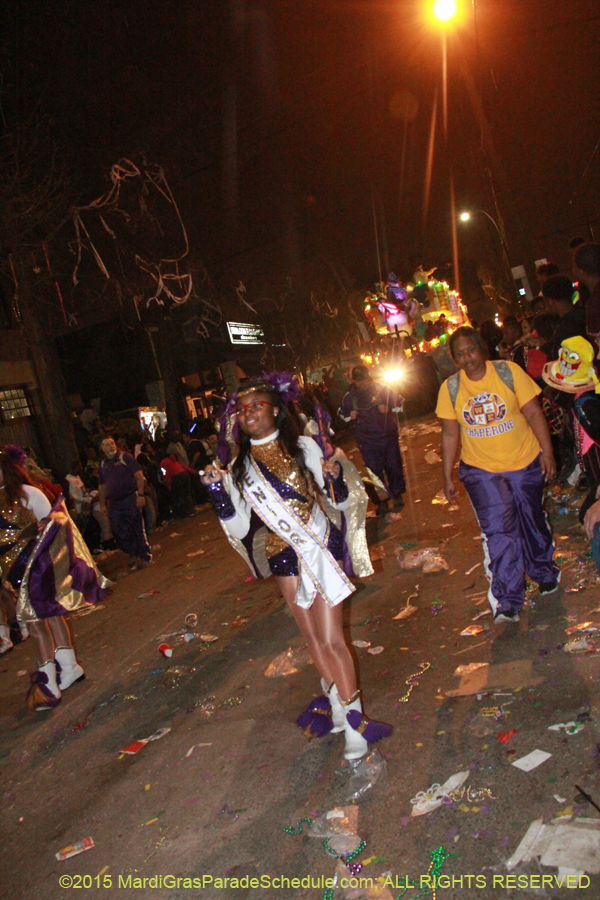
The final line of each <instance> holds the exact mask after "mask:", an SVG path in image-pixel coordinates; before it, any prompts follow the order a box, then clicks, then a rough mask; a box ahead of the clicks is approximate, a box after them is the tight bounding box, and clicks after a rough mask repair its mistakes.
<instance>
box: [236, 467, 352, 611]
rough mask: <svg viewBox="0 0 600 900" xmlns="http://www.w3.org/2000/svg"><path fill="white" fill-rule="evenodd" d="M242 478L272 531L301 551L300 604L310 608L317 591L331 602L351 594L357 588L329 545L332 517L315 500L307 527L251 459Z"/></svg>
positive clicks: (249, 497)
mask: <svg viewBox="0 0 600 900" xmlns="http://www.w3.org/2000/svg"><path fill="white" fill-rule="evenodd" d="M242 481H243V482H244V491H243V493H244V498H245V500H246V501H247V502H248V503H249V504H250V506H251V507H252V509H253V510H254V511H255V512H256V514H257V515H258V516H259V517H260V518H261V519H262V521H263V522H264V523H265V524H266V525H268V527H269V528H270V529H271V531H274V532H275V534H278V535H279V536H280V537H282V538H283V539H284V541H285V542H286V543H288V544H290V545H291V546H292V547H293V548H294V550H295V551H296V553H297V554H298V561H299V563H300V579H299V582H298V591H297V593H296V597H295V602H296V603H297V604H298V606H302V607H303V608H304V609H309V608H310V607H311V606H312V603H313V600H314V599H315V596H316V595H317V593H319V594H320V595H321V596H322V597H323V599H324V600H325V602H326V603H328V604H329V605H330V606H336V605H337V604H338V603H341V602H342V600H343V599H344V598H345V597H348V596H349V595H350V594H351V593H352V592H353V591H354V585H353V584H352V582H351V581H349V580H348V578H346V576H345V574H344V572H343V571H342V569H341V568H340V567H339V565H338V564H337V562H336V561H335V559H334V558H333V556H332V555H331V553H330V552H329V550H328V549H327V545H326V541H327V535H328V533H329V519H328V518H327V516H326V515H325V513H324V512H323V510H322V509H321V507H320V506H319V504H318V503H315V505H314V508H313V511H312V516H311V521H310V523H309V526H310V527H307V526H306V525H304V523H303V522H302V520H301V519H300V518H298V516H297V515H296V514H295V512H294V511H293V510H292V509H291V508H289V507H288V506H287V505H286V504H285V503H284V502H283V500H282V498H281V497H280V496H279V494H278V493H277V491H276V490H275V488H273V487H272V486H271V485H270V484H269V482H268V481H267V479H266V478H265V477H264V476H263V474H262V472H261V471H260V469H259V468H258V467H257V465H256V463H255V462H254V461H253V460H251V459H249V460H248V464H247V465H246V471H245V473H244V475H243V478H242Z"/></svg>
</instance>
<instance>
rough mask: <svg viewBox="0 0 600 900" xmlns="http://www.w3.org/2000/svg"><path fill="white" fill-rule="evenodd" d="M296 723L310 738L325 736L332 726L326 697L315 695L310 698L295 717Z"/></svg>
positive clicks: (329, 707)
mask: <svg viewBox="0 0 600 900" xmlns="http://www.w3.org/2000/svg"><path fill="white" fill-rule="evenodd" d="M296 725H299V726H300V728H301V729H302V733H303V734H304V735H305V736H306V737H307V738H308V739H309V741H310V740H312V738H315V737H325V735H326V734H329V732H330V731H331V729H332V728H333V720H332V718H331V704H330V702H329V700H328V698H327V697H325V696H322V697H315V699H314V700H311V701H310V703H309V704H308V706H307V707H306V709H305V710H304V712H303V713H301V714H300V715H299V716H298V718H297V719H296Z"/></svg>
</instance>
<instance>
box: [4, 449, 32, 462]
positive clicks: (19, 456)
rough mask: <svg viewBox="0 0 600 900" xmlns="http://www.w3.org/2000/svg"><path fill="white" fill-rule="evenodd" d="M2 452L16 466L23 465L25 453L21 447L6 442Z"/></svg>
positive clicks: (25, 457)
mask: <svg viewBox="0 0 600 900" xmlns="http://www.w3.org/2000/svg"><path fill="white" fill-rule="evenodd" d="M4 452H5V453H6V455H7V456H8V458H9V459H10V461H11V462H13V463H14V464H15V465H16V466H21V467H22V466H24V465H25V460H26V459H27V454H26V453H25V451H24V450H23V448H22V447H17V445H16V444H6V445H5V447H4Z"/></svg>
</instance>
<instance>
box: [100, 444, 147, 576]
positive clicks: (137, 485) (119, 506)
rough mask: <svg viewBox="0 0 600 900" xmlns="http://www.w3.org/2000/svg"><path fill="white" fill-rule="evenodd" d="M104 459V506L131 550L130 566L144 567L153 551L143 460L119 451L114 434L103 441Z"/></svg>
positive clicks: (116, 532) (117, 534)
mask: <svg viewBox="0 0 600 900" xmlns="http://www.w3.org/2000/svg"><path fill="white" fill-rule="evenodd" d="M100 449H101V450H102V453H103V454H104V457H105V458H104V459H103V460H102V464H101V466H100V471H99V482H100V509H101V510H104V511H105V510H106V507H107V503H108V519H109V522H110V528H111V531H112V533H113V536H114V538H115V540H116V541H117V544H118V545H119V547H120V548H121V550H123V551H124V552H125V553H129V569H130V570H131V571H132V572H133V571H135V569H141V568H144V567H145V566H147V565H149V564H150V563H151V562H152V552H151V550H150V546H149V544H148V541H147V540H146V532H145V530H144V520H143V518H142V509H143V508H144V504H145V503H146V499H145V497H144V488H145V481H144V475H143V473H142V470H141V468H140V466H139V463H138V462H136V460H135V459H134V458H133V456H131V455H130V454H129V453H125V452H124V451H122V450H119V449H118V447H117V445H116V444H115V442H114V440H113V439H112V438H111V437H108V438H104V440H103V441H102V443H101V444H100Z"/></svg>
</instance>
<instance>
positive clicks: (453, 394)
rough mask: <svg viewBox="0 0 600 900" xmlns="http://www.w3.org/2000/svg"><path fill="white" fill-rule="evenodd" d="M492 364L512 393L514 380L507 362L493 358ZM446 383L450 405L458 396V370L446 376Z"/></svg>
mask: <svg viewBox="0 0 600 900" xmlns="http://www.w3.org/2000/svg"><path fill="white" fill-rule="evenodd" d="M492 365H493V367H494V369H495V370H496V374H497V375H498V377H499V378H500V379H501V381H503V382H504V384H505V385H506V387H507V388H509V389H510V390H511V391H512V392H513V394H514V393H515V380H514V378H513V373H512V372H511V370H510V366H509V365H508V363H507V362H506V361H505V360H503V359H500V360H498V359H494V360H492ZM446 384H447V385H448V393H449V394H450V400H451V401H452V406H455V404H456V398H457V397H458V390H459V388H460V372H455V373H454V375H451V376H450V378H447V379H446Z"/></svg>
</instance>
